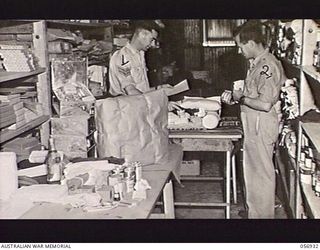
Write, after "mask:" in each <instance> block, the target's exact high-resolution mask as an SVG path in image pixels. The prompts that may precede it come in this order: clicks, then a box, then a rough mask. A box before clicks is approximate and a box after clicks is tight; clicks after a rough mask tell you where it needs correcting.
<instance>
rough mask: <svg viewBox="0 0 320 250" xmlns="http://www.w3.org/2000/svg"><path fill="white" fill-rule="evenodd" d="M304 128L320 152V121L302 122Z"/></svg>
mask: <svg viewBox="0 0 320 250" xmlns="http://www.w3.org/2000/svg"><path fill="white" fill-rule="evenodd" d="M302 128H303V130H304V131H305V132H306V134H307V136H308V137H309V138H310V140H311V142H312V143H313V145H314V146H315V147H316V149H317V151H318V152H320V123H302Z"/></svg>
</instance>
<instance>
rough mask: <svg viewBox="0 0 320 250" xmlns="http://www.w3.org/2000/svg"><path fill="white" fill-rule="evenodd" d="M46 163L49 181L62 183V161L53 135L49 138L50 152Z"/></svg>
mask: <svg viewBox="0 0 320 250" xmlns="http://www.w3.org/2000/svg"><path fill="white" fill-rule="evenodd" d="M46 165H47V169H48V174H47V182H48V183H50V184H56V183H60V180H61V171H62V162H61V157H60V154H59V153H58V151H57V150H56V147H55V145H54V139H53V137H52V136H51V135H50V138H49V152H48V156H47V158H46Z"/></svg>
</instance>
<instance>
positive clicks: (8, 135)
mask: <svg viewBox="0 0 320 250" xmlns="http://www.w3.org/2000/svg"><path fill="white" fill-rule="evenodd" d="M49 118H50V117H49V116H48V115H42V116H40V117H38V118H36V119H35V120H33V121H31V122H29V123H27V124H26V125H24V126H23V127H21V128H19V129H16V130H5V131H0V143H4V142H6V141H9V140H11V139H13V138H14V137H17V136H19V135H22V134H23V133H25V132H28V131H30V130H31V129H34V128H36V127H39V126H40V125H42V124H43V123H45V122H47V121H48V120H49Z"/></svg>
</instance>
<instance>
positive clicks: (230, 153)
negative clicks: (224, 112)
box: [169, 126, 242, 219]
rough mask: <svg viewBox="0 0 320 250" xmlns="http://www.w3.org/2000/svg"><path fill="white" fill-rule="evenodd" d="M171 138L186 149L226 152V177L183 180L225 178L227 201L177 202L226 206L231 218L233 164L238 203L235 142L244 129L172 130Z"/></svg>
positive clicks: (199, 178) (195, 178)
mask: <svg viewBox="0 0 320 250" xmlns="http://www.w3.org/2000/svg"><path fill="white" fill-rule="evenodd" d="M169 138H171V139H172V141H173V142H174V143H177V144H180V145H182V147H183V150H184V151H214V152H225V153H226V165H225V178H224V177H193V176H191V177H184V178H181V180H214V181H216V180H224V179H225V201H224V202H215V203H195V202H194V203H190V202H189V203H187V202H175V205H177V206H198V207H199V206H201V207H221V206H223V207H225V212H226V218H227V219H230V192H231V188H230V181H231V165H232V168H233V170H232V172H233V176H232V179H233V191H234V192H233V193H234V198H235V203H236V176H235V172H236V171H235V154H234V142H235V141H239V140H240V139H241V138H242V129H241V127H240V126H237V127H235V126H234V127H218V128H216V129H212V130H171V131H170V133H169Z"/></svg>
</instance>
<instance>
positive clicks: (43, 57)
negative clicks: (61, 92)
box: [0, 20, 51, 147]
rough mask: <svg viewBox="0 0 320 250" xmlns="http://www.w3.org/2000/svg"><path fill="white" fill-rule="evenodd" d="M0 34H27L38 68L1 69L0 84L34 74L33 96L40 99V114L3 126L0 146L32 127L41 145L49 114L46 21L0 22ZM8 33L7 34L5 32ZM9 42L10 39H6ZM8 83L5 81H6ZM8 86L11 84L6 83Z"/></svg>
mask: <svg viewBox="0 0 320 250" xmlns="http://www.w3.org/2000/svg"><path fill="white" fill-rule="evenodd" d="M0 27H1V28H0V36H1V35H4V36H6V35H7V36H12V37H14V36H17V35H18V34H24V35H30V37H31V40H28V42H26V44H29V45H30V44H31V45H30V46H31V50H32V52H33V54H34V56H35V57H36V58H37V64H38V68H37V69H36V70H33V71H30V72H1V73H0V87H1V86H3V84H7V85H8V83H10V84H11V82H14V85H12V86H14V87H17V86H19V80H21V81H23V80H26V79H28V78H35V82H36V83H35V84H36V90H37V100H38V103H41V106H42V111H43V112H42V114H41V115H39V117H37V118H36V119H34V120H32V121H29V122H28V123H27V124H25V125H23V126H22V127H20V128H17V129H15V130H9V129H3V130H2V131H1V132H0V146H1V147H2V146H3V145H4V144H5V143H6V142H8V141H10V140H11V139H14V138H15V137H18V136H20V135H24V134H26V133H29V132H30V133H31V132H32V131H33V130H34V129H35V128H39V129H40V140H41V143H42V144H43V145H47V142H48V138H49V122H50V116H51V91H50V84H49V76H48V56H47V44H46V33H45V31H46V23H45V22H44V21H26V20H24V21H23V20H12V21H1V22H0ZM8 34H9V35H8ZM9 44H10V43H9ZM10 84H9V85H10ZM10 86H11V85H10Z"/></svg>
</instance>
